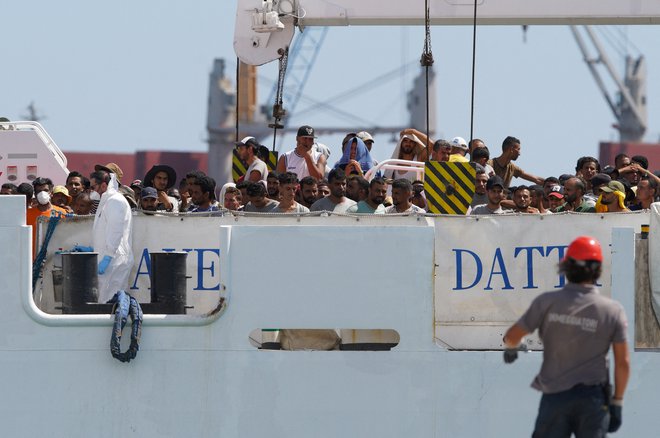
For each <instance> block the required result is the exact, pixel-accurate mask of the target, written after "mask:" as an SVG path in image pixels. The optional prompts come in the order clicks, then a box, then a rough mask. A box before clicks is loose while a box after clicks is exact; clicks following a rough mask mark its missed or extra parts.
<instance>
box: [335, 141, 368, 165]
mask: <svg viewBox="0 0 660 438" xmlns="http://www.w3.org/2000/svg"><path fill="white" fill-rule="evenodd" d="M353 142H356V143H357V150H356V151H355V158H354V159H355V161H357V162H358V163H360V167H361V168H362V171H363V172H364V173H367V171H368V170H369V169H371V168H372V167H373V165H374V160H373V159H372V158H371V154H370V153H369V149H368V148H367V145H366V144H364V142H363V141H362V140H361V139H359V138H358V137H353V138H352V139H350V140H349V141H348V142H347V143H346V148H345V149H344V153H343V154H342V156H341V158H340V159H339V161H337V163H336V164H335V167H334V168H335V169H337V168H338V167H341V168H344V167H346V165H347V164H348V163H349V162H350V161H351V146H352V144H353Z"/></svg>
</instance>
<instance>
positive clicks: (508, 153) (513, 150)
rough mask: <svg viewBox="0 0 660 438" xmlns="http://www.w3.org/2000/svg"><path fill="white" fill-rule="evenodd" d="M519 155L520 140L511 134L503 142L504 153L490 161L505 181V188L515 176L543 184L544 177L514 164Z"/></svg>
mask: <svg viewBox="0 0 660 438" xmlns="http://www.w3.org/2000/svg"><path fill="white" fill-rule="evenodd" d="M518 157H520V140H518V139H517V138H515V137H511V136H509V137H507V138H505V139H504V141H503V142H502V155H500V156H499V157H497V158H493V159H492V160H490V161H488V164H490V165H491V166H492V167H493V170H494V171H495V175H497V176H499V177H500V178H502V180H503V181H504V188H508V187H509V185H510V184H511V180H512V179H513V178H514V177H516V178H522V179H526V180H527V181H531V182H533V183H534V184H543V178H539V177H538V176H534V175H532V174H531V173H527V172H525V171H524V170H522V169H521V168H520V167H518V166H516V165H515V164H513V161H516V160H517V159H518Z"/></svg>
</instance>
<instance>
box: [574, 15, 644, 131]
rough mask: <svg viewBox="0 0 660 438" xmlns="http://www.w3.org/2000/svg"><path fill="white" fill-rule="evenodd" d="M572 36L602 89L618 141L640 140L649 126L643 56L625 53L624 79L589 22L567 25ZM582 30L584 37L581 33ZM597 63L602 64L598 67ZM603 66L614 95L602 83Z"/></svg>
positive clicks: (603, 82)
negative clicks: (612, 86)
mask: <svg viewBox="0 0 660 438" xmlns="http://www.w3.org/2000/svg"><path fill="white" fill-rule="evenodd" d="M570 28H571V32H572V33H573V37H574V38H575V41H576V42H577V45H578V47H579V48H580V51H581V52H582V55H583V57H584V62H585V63H586V64H587V67H589V71H590V72H591V74H592V75H593V77H594V80H595V81H596V84H597V85H598V87H599V88H600V91H601V92H602V93H603V97H605V100H606V101H607V104H608V105H609V107H610V109H611V110H612V113H614V117H615V118H616V123H615V124H613V125H612V126H613V127H614V128H615V129H616V130H617V131H619V137H620V141H621V142H641V141H642V138H643V137H644V133H645V132H646V128H647V126H648V117H647V113H646V61H645V60H644V57H643V56H639V57H637V58H633V57H631V56H629V55H626V57H625V62H626V66H625V75H624V77H623V79H621V77H620V76H619V74H618V73H617V72H616V70H615V69H614V67H613V65H612V63H611V62H610V60H609V58H608V57H607V54H606V53H605V50H604V48H603V46H602V44H601V43H600V41H599V39H598V38H597V37H596V35H595V33H594V31H593V29H592V28H591V26H581V27H578V26H570ZM583 34H584V37H583ZM585 39H588V40H589V41H590V42H591V45H592V49H593V50H594V51H595V53H596V55H592V54H591V53H590V51H589V49H588V47H587V42H586V41H585ZM599 67H602V68H601V69H599ZM602 69H604V70H605V71H606V72H607V74H609V76H610V78H611V79H612V81H613V82H614V84H615V85H616V88H617V90H618V91H617V95H616V96H613V95H611V94H610V91H609V90H608V89H607V86H606V85H605V81H604V80H603V76H602V75H601V72H600V70H602Z"/></svg>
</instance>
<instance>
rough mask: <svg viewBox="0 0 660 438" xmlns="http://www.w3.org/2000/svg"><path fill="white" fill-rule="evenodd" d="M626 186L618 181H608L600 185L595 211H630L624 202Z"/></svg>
mask: <svg viewBox="0 0 660 438" xmlns="http://www.w3.org/2000/svg"><path fill="white" fill-rule="evenodd" d="M625 199H626V188H625V187H624V186H623V184H622V183H620V182H619V181H610V182H609V183H607V185H604V186H601V188H600V197H599V198H598V202H596V213H618V212H622V211H630V210H628V208H627V207H626V204H625Z"/></svg>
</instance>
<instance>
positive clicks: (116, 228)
mask: <svg viewBox="0 0 660 438" xmlns="http://www.w3.org/2000/svg"><path fill="white" fill-rule="evenodd" d="M110 178H111V179H110V184H108V188H107V190H106V191H105V192H104V193H103V195H101V202H100V203H99V206H98V208H97V209H96V215H95V216H94V227H93V229H92V234H93V236H94V250H95V251H96V252H97V253H98V260H99V262H101V260H103V257H105V256H110V257H112V261H111V262H110V265H109V266H108V268H107V269H106V271H105V273H103V274H99V303H105V302H107V301H108V300H109V299H110V298H112V297H113V296H114V294H115V293H116V292H117V291H118V290H126V289H127V288H128V276H129V275H130V273H131V268H132V267H133V251H132V249H131V243H132V229H133V215H132V212H131V207H130V205H129V204H128V201H126V199H125V198H124V196H123V195H122V194H121V193H119V192H118V188H119V185H118V184H117V179H116V176H115V174H110Z"/></svg>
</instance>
